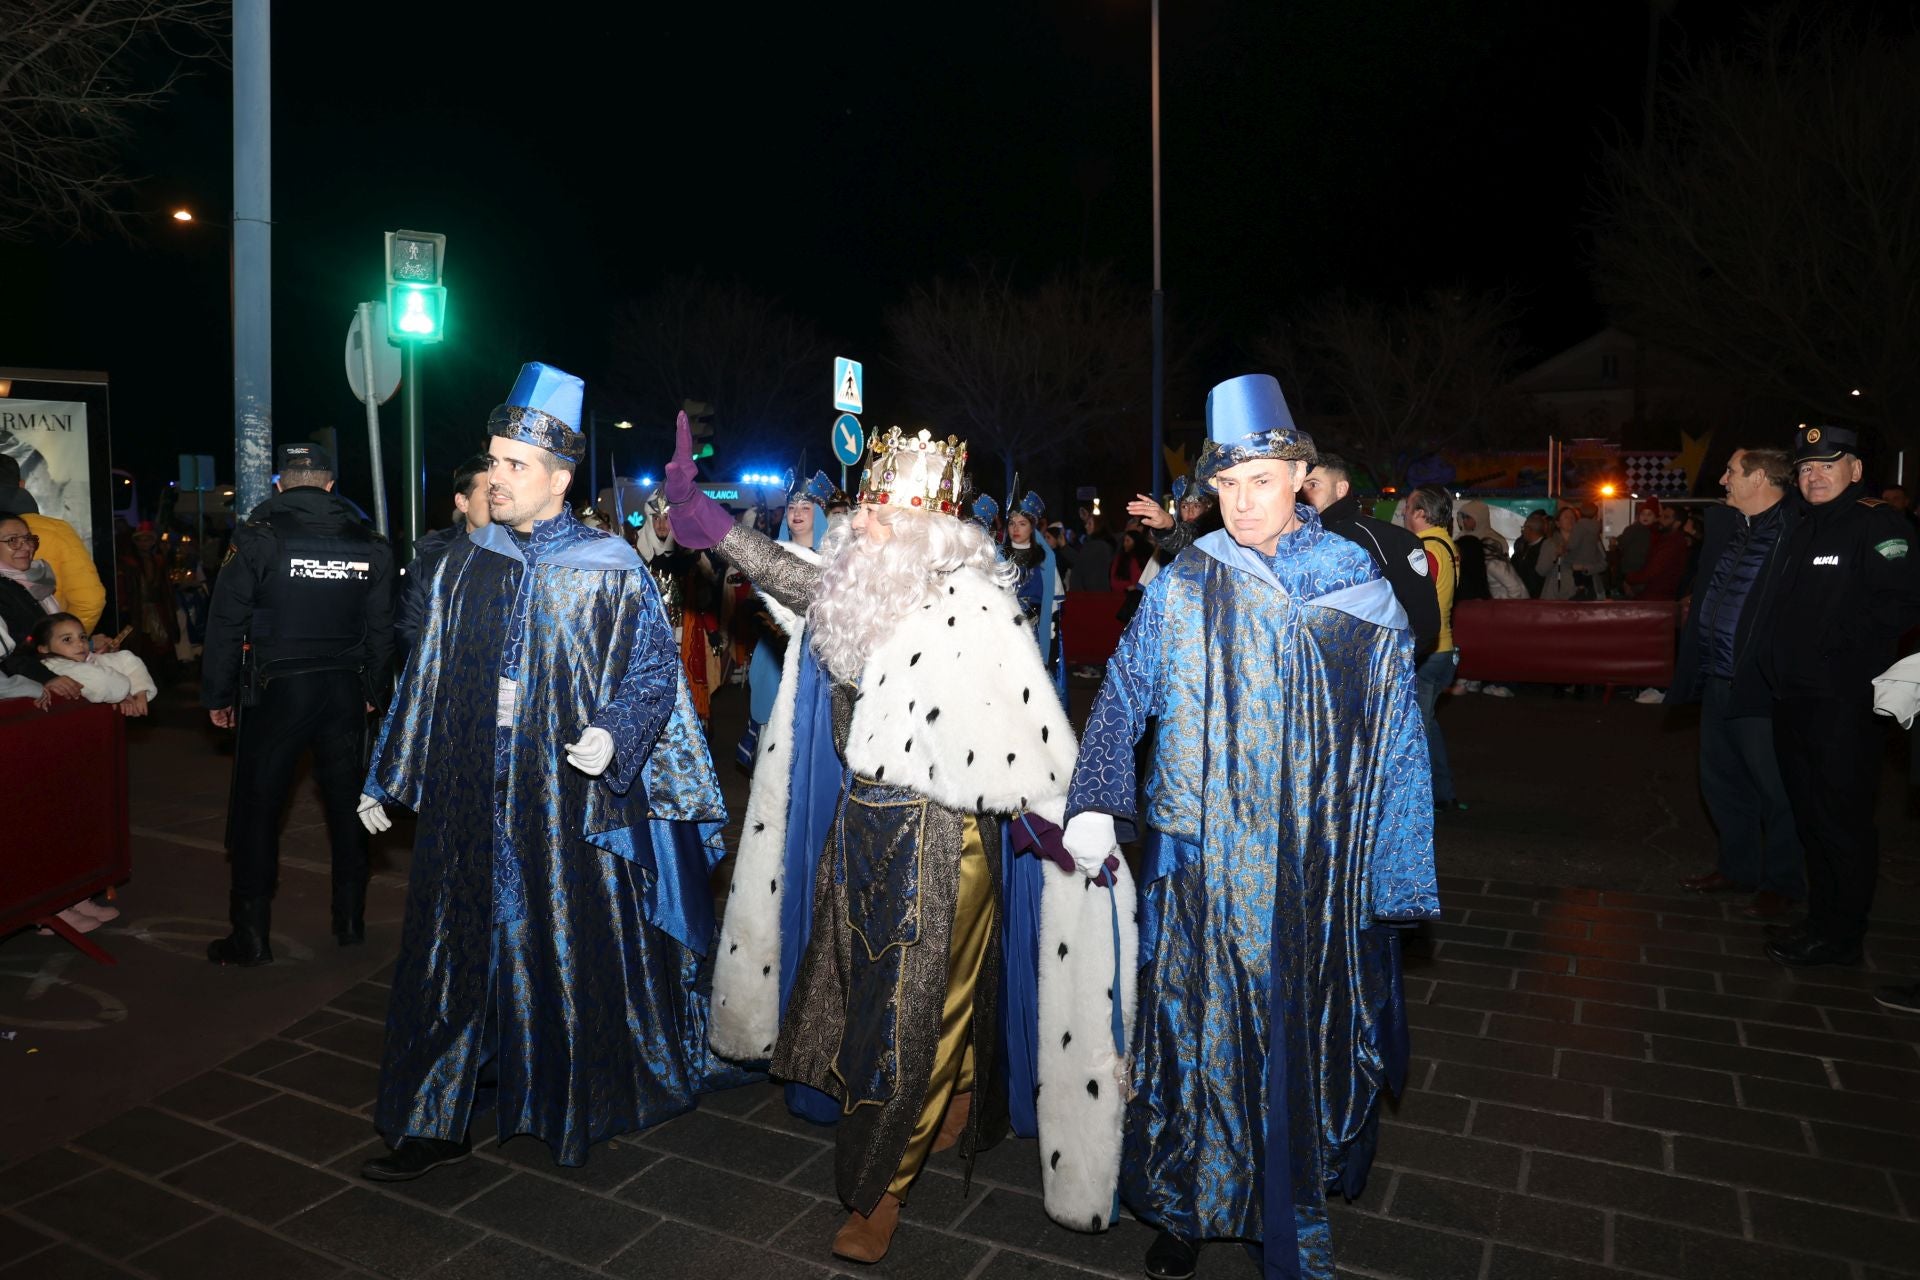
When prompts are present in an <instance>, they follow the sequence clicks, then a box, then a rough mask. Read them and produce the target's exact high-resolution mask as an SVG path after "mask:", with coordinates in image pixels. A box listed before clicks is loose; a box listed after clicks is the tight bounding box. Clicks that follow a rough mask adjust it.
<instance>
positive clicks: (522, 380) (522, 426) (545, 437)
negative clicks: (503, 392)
mask: <svg viewBox="0 0 1920 1280" xmlns="http://www.w3.org/2000/svg"><path fill="white" fill-rule="evenodd" d="M586 386H587V384H586V383H584V382H582V381H581V380H580V379H578V378H576V377H574V376H573V375H572V374H570V373H562V372H561V371H560V370H558V369H556V368H554V367H553V366H552V365H550V364H541V363H540V362H539V361H537V360H535V361H530V362H529V363H527V364H523V365H521V366H520V376H519V377H518V378H515V379H514V380H513V390H511V391H509V392H508V393H507V402H506V403H505V404H503V405H501V406H500V407H499V408H497V409H495V410H494V411H493V412H492V413H490V414H488V415H487V434H488V435H490V436H504V437H505V438H507V439H509V440H518V441H519V442H520V443H521V444H530V445H533V446H535V447H536V448H540V449H545V450H546V451H547V452H548V453H551V454H553V455H554V456H556V457H559V458H564V459H565V460H566V461H568V462H572V463H576V464H577V463H579V461H580V460H581V459H582V458H584V457H586V455H587V438H586V437H585V436H583V435H581V434H580V432H579V430H578V429H577V428H578V426H579V423H580V403H581V400H582V398H583V397H584V395H585V393H586Z"/></svg>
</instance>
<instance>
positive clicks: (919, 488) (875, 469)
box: [860, 427, 967, 516]
mask: <svg viewBox="0 0 1920 1280" xmlns="http://www.w3.org/2000/svg"><path fill="white" fill-rule="evenodd" d="M966 475H967V442H966V441H964V440H962V439H961V438H960V437H959V436H948V437H947V438H946V439H945V440H936V439H934V438H933V432H931V431H921V432H918V433H916V434H913V435H908V434H906V433H904V432H902V431H901V430H900V428H898V427H888V428H887V431H886V434H885V435H882V436H879V437H877V438H876V439H875V440H874V442H873V452H872V454H871V456H869V457H868V459H867V465H866V467H865V469H863V470H862V471H861V472H860V501H861V502H871V503H874V504H876V505H878V506H883V507H906V508H908V509H909V510H913V511H927V512H932V513H934V514H936V515H943V516H951V515H957V514H958V513H959V511H960V494H961V492H962V491H963V490H964V489H965V488H966Z"/></svg>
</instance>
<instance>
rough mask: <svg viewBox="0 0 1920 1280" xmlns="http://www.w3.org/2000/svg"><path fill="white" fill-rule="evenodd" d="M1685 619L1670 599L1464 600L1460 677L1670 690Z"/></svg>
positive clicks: (1456, 633)
mask: <svg viewBox="0 0 1920 1280" xmlns="http://www.w3.org/2000/svg"><path fill="white" fill-rule="evenodd" d="M1679 616H1680V615H1679V606H1678V605H1677V604H1676V603H1675V602H1673V601H1671V600H1463V601H1461V602H1460V603H1459V604H1457V605H1455V606H1454V609H1453V643H1454V647H1456V648H1457V649H1459V650H1460V670H1459V673H1458V674H1459V678H1460V679H1462V680H1494V681H1501V682H1505V681H1514V682H1519V683H1537V684H1598V685H1605V686H1606V691H1607V696H1608V697H1611V696H1612V695H1613V690H1614V686H1616V685H1619V686H1623V687H1626V688H1648V687H1651V688H1656V689H1664V688H1666V687H1667V686H1668V685H1669V684H1671V683H1673V655H1674V633H1675V629H1676V628H1677V627H1678V625H1679Z"/></svg>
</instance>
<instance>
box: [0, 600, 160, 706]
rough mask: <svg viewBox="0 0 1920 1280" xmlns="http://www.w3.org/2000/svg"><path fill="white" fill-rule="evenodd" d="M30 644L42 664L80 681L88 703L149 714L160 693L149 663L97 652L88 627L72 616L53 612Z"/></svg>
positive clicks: (36, 627) (129, 655) (39, 624)
mask: <svg viewBox="0 0 1920 1280" xmlns="http://www.w3.org/2000/svg"><path fill="white" fill-rule="evenodd" d="M27 643H29V644H31V645H32V646H33V650H34V652H35V653H38V654H39V655H40V661H42V662H44V663H46V665H47V669H48V670H50V671H52V672H54V673H55V674H57V675H63V676H71V677H72V678H73V679H75V680H77V681H79V682H80V694H81V696H82V697H84V698H85V699H86V700H87V701H88V702H113V703H118V704H119V706H120V710H121V713H122V714H124V715H129V716H143V715H145V714H147V699H149V698H151V697H153V696H154V695H155V694H157V693H159V692H160V691H159V689H158V688H157V687H156V686H155V685H154V683H153V676H152V675H151V674H149V673H148V671H147V664H146V663H144V662H142V661H140V658H139V656H138V655H137V654H132V653H123V652H114V653H94V652H93V651H92V650H91V648H90V647H89V646H88V644H87V628H86V626H85V624H83V623H82V622H81V621H80V619H78V618H76V617H74V616H73V615H72V614H70V613H50V614H48V615H47V616H46V617H45V618H42V619H41V620H40V621H39V622H37V623H35V624H34V628H33V631H32V632H31V633H30V634H29V636H28V640H27Z"/></svg>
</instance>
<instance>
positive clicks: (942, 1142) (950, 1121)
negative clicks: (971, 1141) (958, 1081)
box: [933, 1089, 973, 1152]
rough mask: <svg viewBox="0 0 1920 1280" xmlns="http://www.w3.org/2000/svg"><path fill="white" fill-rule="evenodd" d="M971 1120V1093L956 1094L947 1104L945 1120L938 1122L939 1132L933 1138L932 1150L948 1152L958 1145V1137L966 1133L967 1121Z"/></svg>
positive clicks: (970, 1091)
mask: <svg viewBox="0 0 1920 1280" xmlns="http://www.w3.org/2000/svg"><path fill="white" fill-rule="evenodd" d="M972 1118H973V1091H972V1090H971V1089H969V1090H968V1091H967V1092H965V1093H956V1094H954V1095H953V1100H952V1101H951V1102H949V1103H947V1118H946V1119H944V1120H942V1121H941V1122H940V1132H939V1133H937V1134H935V1135H934V1136H933V1149H934V1150H935V1151H936V1152H939V1151H950V1150H952V1149H953V1148H954V1147H956V1146H958V1145H959V1143H960V1135H961V1134H963V1133H965V1132H966V1131H967V1121H968V1120H970V1119H972Z"/></svg>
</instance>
